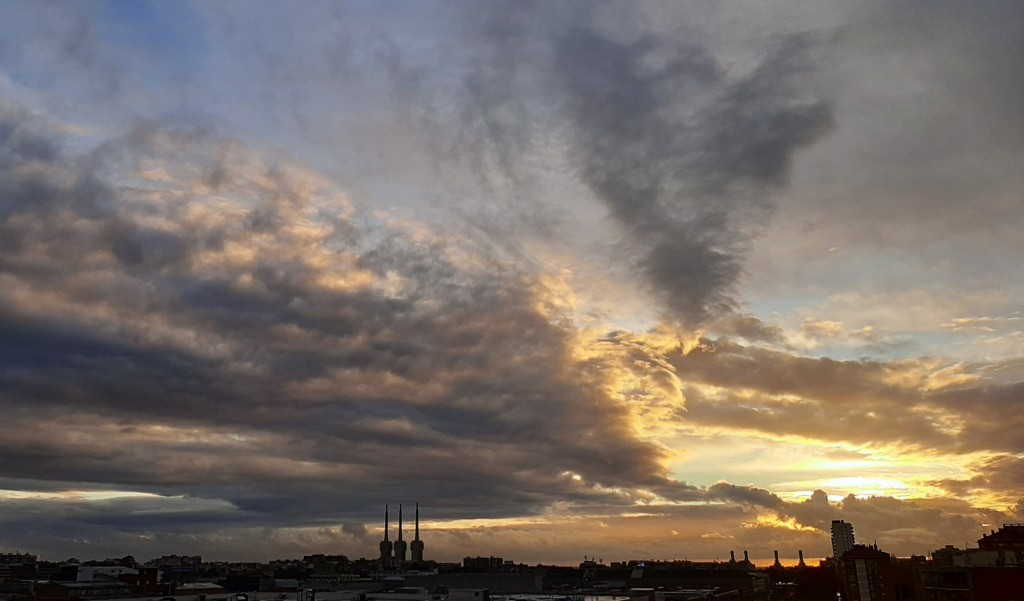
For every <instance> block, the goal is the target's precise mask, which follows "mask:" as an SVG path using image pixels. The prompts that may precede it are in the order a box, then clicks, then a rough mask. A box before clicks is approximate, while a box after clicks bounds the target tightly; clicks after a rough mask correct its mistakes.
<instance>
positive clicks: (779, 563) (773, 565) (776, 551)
mask: <svg viewBox="0 0 1024 601" xmlns="http://www.w3.org/2000/svg"><path fill="white" fill-rule="evenodd" d="M772 567H773V568H775V569H779V568H781V567H782V563H781V562H780V561H779V550H778V549H776V550H775V563H773V564H772Z"/></svg>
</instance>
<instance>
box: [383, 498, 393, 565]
mask: <svg viewBox="0 0 1024 601" xmlns="http://www.w3.org/2000/svg"><path fill="white" fill-rule="evenodd" d="M393 551H394V546H393V545H392V544H391V541H390V540H388V506H387V505H385V506H384V540H382V541H380V565H381V567H385V568H387V567H390V566H391V558H392V552H393Z"/></svg>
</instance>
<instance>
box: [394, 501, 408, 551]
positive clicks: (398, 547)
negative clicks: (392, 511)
mask: <svg viewBox="0 0 1024 601" xmlns="http://www.w3.org/2000/svg"><path fill="white" fill-rule="evenodd" d="M407 548H408V544H407V543H406V542H405V541H404V540H402V504H401V503H399V504H398V540H397V541H395V561H396V562H402V561H405V551H406V549H407Z"/></svg>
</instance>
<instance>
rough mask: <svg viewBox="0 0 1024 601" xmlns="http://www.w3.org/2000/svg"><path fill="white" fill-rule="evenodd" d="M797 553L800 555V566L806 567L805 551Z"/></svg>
mask: <svg viewBox="0 0 1024 601" xmlns="http://www.w3.org/2000/svg"><path fill="white" fill-rule="evenodd" d="M797 553H799V554H800V565H801V566H806V565H807V564H806V563H804V551H803V549H801V550H799V551H797Z"/></svg>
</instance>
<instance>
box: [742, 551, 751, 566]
mask: <svg viewBox="0 0 1024 601" xmlns="http://www.w3.org/2000/svg"><path fill="white" fill-rule="evenodd" d="M743 561H744V563H750V555H747V550H746V549H744V550H743Z"/></svg>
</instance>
